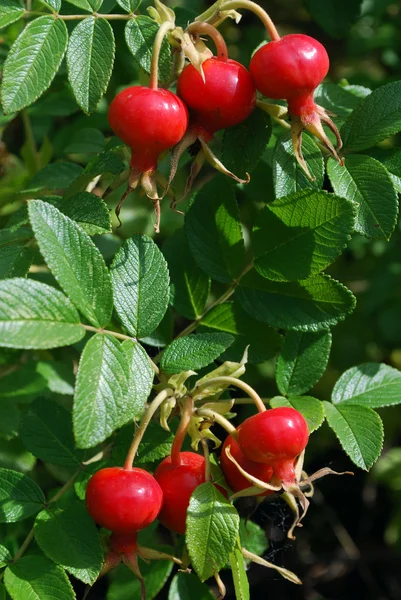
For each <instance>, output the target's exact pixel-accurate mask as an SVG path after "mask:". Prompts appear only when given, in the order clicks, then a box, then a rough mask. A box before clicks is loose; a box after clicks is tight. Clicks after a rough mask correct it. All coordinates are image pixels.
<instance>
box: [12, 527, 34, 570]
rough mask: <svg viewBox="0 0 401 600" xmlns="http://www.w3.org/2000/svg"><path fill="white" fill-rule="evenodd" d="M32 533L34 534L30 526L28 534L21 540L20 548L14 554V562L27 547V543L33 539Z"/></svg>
mask: <svg viewBox="0 0 401 600" xmlns="http://www.w3.org/2000/svg"><path fill="white" fill-rule="evenodd" d="M34 535H35V530H34V528H33V527H32V529H31V531H30V532H29V533H28V535H27V536H26V538H25V540H24V541H23V542H22V545H21V547H20V549H19V550H18V552H17V554H16V555H15V556H14V558H13V562H16V561H17V560H18V559H19V558H21V556H22V555H23V554H24V553H25V552H26V550H27V549H28V546H29V544H30V543H31V542H32V540H33V536H34Z"/></svg>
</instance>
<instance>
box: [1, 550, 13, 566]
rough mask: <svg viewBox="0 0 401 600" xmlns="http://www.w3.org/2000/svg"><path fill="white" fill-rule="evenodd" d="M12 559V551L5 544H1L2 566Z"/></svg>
mask: <svg viewBox="0 0 401 600" xmlns="http://www.w3.org/2000/svg"><path fill="white" fill-rule="evenodd" d="M10 560H12V556H11V553H10V551H9V550H8V549H7V548H6V547H5V546H1V545H0V567H5V566H6V564H7V563H8V562H9V561H10Z"/></svg>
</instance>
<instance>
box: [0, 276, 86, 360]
mask: <svg viewBox="0 0 401 600" xmlns="http://www.w3.org/2000/svg"><path fill="white" fill-rule="evenodd" d="M84 335H85V330H84V329H83V327H82V326H81V325H80V321H79V315H78V313H77V311H76V309H75V307H74V305H73V304H72V303H71V302H70V301H69V300H68V298H67V297H66V296H64V294H62V293H61V292H59V291H58V290H56V289H55V288H53V287H50V286H49V285H46V284H44V283H39V282H38V281H34V280H32V279H21V278H15V279H6V280H4V281H0V346H5V347H6V348H27V349H30V348H37V349H46V348H57V347H59V346H68V345H70V344H74V343H75V342H78V341H79V340H80V339H82V338H83V337H84Z"/></svg>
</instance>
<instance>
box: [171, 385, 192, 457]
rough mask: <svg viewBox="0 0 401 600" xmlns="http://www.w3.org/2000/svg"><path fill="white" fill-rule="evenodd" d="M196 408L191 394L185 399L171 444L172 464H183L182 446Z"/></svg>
mask: <svg viewBox="0 0 401 600" xmlns="http://www.w3.org/2000/svg"><path fill="white" fill-rule="evenodd" d="M193 410H194V401H193V399H192V398H191V396H187V397H186V398H185V401H184V408H183V411H182V414H181V421H180V424H179V425H178V429H177V431H176V434H175V436H174V441H173V445H172V446H171V453H170V454H171V464H172V465H174V466H179V465H180V464H181V458H180V454H181V448H182V444H183V442H184V439H185V436H186V435H187V433H188V428H189V425H190V423H191V417H192V413H193Z"/></svg>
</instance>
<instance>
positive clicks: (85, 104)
mask: <svg viewBox="0 0 401 600" xmlns="http://www.w3.org/2000/svg"><path fill="white" fill-rule="evenodd" d="M114 53H115V41H114V34H113V30H112V28H111V25H110V23H109V22H108V21H106V19H98V18H95V17H88V18H87V19H83V20H82V21H81V22H80V23H79V24H78V25H77V26H76V27H75V29H74V30H73V32H72V34H71V37H70V42H69V44H68V50H67V67H68V79H69V81H70V83H71V86H72V90H73V92H74V96H75V98H76V101H77V103H78V104H79V106H80V107H81V108H82V110H83V111H84V112H86V113H88V114H89V113H91V112H93V111H94V110H95V109H96V107H97V105H98V104H99V102H100V100H101V98H102V96H103V94H104V93H105V91H106V89H107V86H108V85H109V80H110V77H111V72H112V70H113V63H114Z"/></svg>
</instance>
